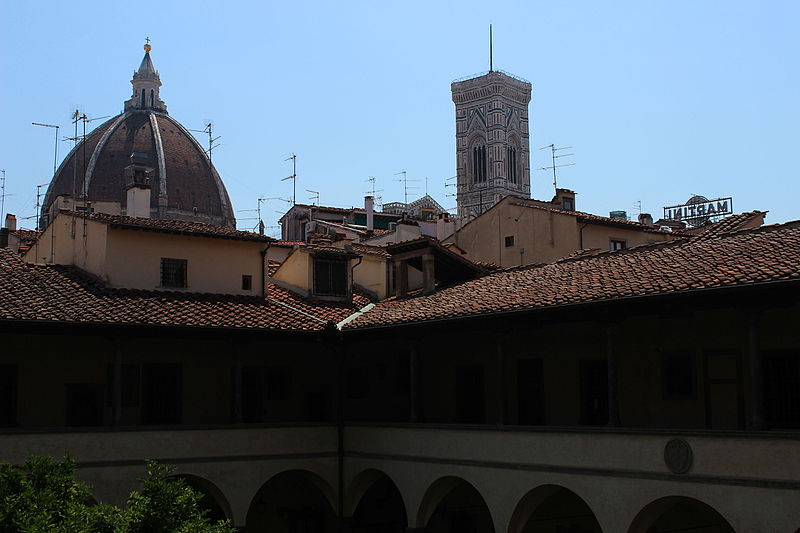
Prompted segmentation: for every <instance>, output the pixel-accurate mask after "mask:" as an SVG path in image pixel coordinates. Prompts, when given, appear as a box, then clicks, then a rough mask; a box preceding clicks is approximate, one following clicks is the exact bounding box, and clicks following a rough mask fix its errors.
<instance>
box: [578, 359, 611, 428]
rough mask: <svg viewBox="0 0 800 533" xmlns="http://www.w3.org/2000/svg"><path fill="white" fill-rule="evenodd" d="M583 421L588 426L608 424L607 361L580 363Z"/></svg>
mask: <svg viewBox="0 0 800 533" xmlns="http://www.w3.org/2000/svg"><path fill="white" fill-rule="evenodd" d="M580 379H581V420H580V423H581V424H584V425H588V426H600V425H604V424H607V423H608V363H607V361H606V360H605V359H583V360H581V362H580Z"/></svg>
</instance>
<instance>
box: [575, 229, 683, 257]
mask: <svg viewBox="0 0 800 533" xmlns="http://www.w3.org/2000/svg"><path fill="white" fill-rule="evenodd" d="M580 226H581V227H582V226H583V224H580ZM670 239H671V237H670V236H669V235H668V234H663V233H650V232H645V231H640V230H636V229H627V228H619V227H615V226H606V225H601V224H587V225H586V227H584V228H583V249H590V248H599V249H600V250H602V251H607V250H610V249H611V240H621V241H625V246H626V248H633V247H635V246H641V245H643V244H653V243H656V242H664V241H668V240H670Z"/></svg>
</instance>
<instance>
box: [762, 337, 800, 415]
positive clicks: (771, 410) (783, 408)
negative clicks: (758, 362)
mask: <svg viewBox="0 0 800 533" xmlns="http://www.w3.org/2000/svg"><path fill="white" fill-rule="evenodd" d="M763 357H764V359H763V361H764V396H765V398H764V401H765V407H766V415H767V421H768V423H769V425H770V427H773V428H786V429H797V428H800V350H773V351H768V352H765V353H764V356H763Z"/></svg>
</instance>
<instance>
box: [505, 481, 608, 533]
mask: <svg viewBox="0 0 800 533" xmlns="http://www.w3.org/2000/svg"><path fill="white" fill-rule="evenodd" d="M542 526H551V527H553V528H573V529H574V530H575V531H581V532H584V531H585V532H590V531H591V532H593V533H594V532H597V533H602V528H601V527H600V524H599V522H598V521H597V517H596V516H595V514H594V512H593V511H592V509H591V508H590V507H589V505H588V504H587V503H586V501H585V500H584V499H583V498H581V497H580V496H578V495H577V494H576V493H575V492H573V491H571V490H570V489H568V488H566V487H562V486H560V485H540V486H538V487H536V488H535V489H532V490H530V491H528V492H527V493H526V494H525V496H523V497H522V499H520V501H519V503H517V506H516V508H515V509H514V513H513V514H512V515H511V521H510V522H509V525H508V533H529V532H532V531H539V530H540V528H541V527H542ZM554 530H555V531H557V530H558V529H554ZM566 530H567V531H571V530H572V529H566ZM548 531H549V530H548Z"/></svg>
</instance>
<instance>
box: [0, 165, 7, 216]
mask: <svg viewBox="0 0 800 533" xmlns="http://www.w3.org/2000/svg"><path fill="white" fill-rule="evenodd" d="M5 211H6V171H5V170H3V169H0V220H2V221H5V218H3V217H4V216H5Z"/></svg>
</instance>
